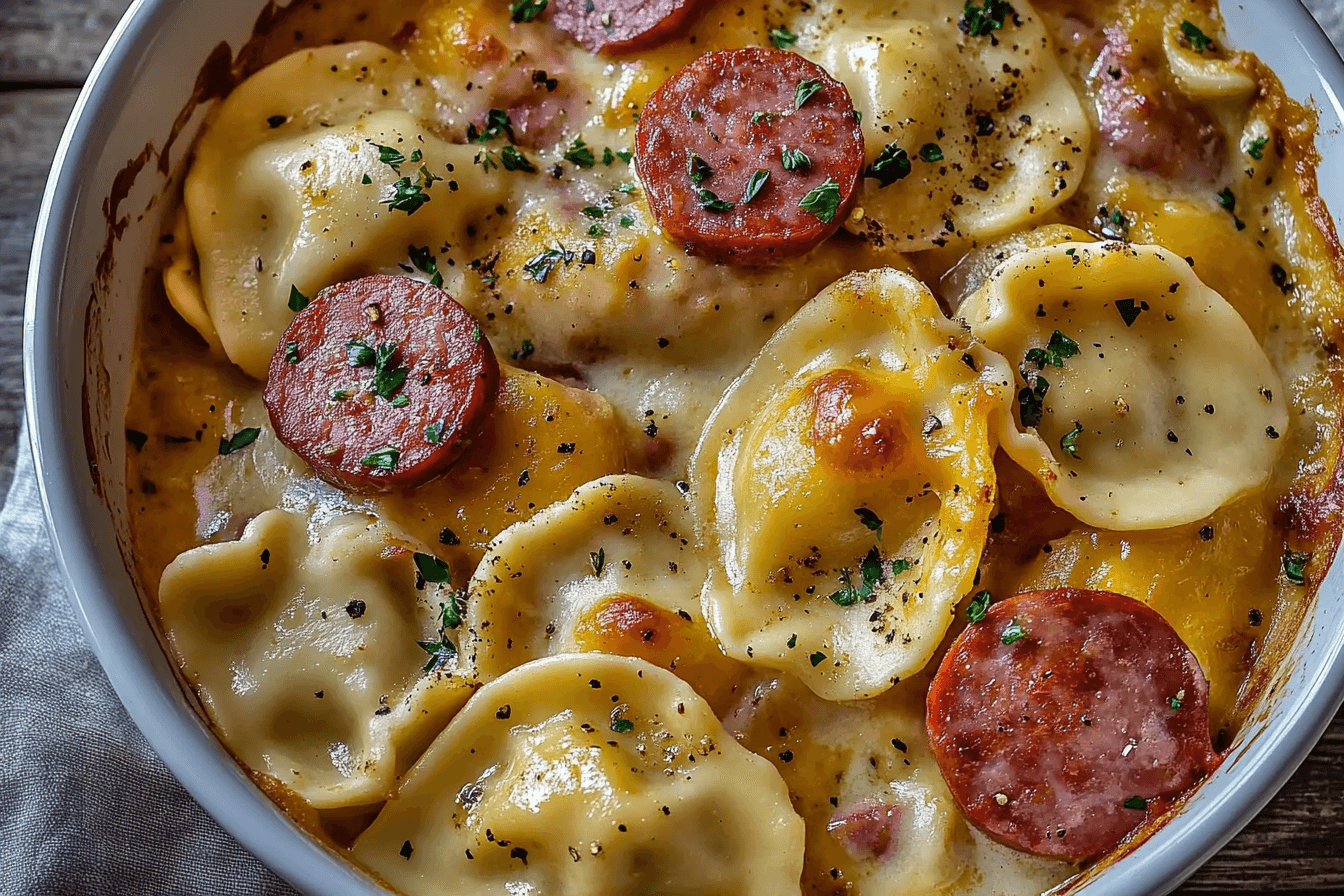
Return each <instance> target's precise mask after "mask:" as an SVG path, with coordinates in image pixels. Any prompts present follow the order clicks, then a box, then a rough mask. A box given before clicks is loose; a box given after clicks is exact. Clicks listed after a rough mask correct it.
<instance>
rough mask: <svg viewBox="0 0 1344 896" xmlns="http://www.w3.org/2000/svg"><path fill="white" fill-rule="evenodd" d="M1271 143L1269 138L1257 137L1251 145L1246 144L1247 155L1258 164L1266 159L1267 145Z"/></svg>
mask: <svg viewBox="0 0 1344 896" xmlns="http://www.w3.org/2000/svg"><path fill="white" fill-rule="evenodd" d="M1267 143H1269V138H1268V137H1256V138H1255V139H1254V140H1252V141H1251V142H1250V143H1247V144H1246V155H1248V156H1250V157H1251V158H1253V159H1255V160H1256V161H1257V162H1258V161H1260V160H1261V159H1263V158H1264V157H1265V144H1267Z"/></svg>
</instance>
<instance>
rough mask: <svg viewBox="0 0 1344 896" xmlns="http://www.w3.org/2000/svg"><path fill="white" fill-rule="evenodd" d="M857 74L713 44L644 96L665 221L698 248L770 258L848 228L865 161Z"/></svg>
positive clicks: (653, 174)
mask: <svg viewBox="0 0 1344 896" xmlns="http://www.w3.org/2000/svg"><path fill="white" fill-rule="evenodd" d="M863 159H864V156H863V133H862V131H861V130H860V128H859V122H858V119H857V116H855V114H854V105H853V103H852V102H851V101H850V97H849V91H848V90H846V89H845V85H843V84H841V83H840V82H839V81H837V80H835V79H834V78H832V77H831V76H830V75H828V74H827V73H826V71H825V70H824V69H822V68H821V67H820V66H817V65H815V64H813V63H811V62H809V61H808V60H806V59H804V58H803V57H801V56H799V55H797V54H796V53H786V52H784V51H783V50H772V49H766V48H761V47H750V48H747V49H742V50H719V51H715V52H713V53H706V54H705V55H704V56H701V57H700V58H699V59H697V60H695V61H694V62H692V63H691V64H689V65H687V66H686V67H685V68H683V69H682V70H681V71H679V72H677V73H676V74H675V75H673V76H672V77H671V78H669V79H668V80H667V81H666V82H665V83H664V84H663V85H662V86H661V87H659V88H658V89H657V90H656V91H655V92H654V94H653V96H652V97H650V98H649V101H648V102H647V103H646V104H645V105H644V109H643V110H642V111H641V113H640V117H639V126H638V129H637V131H636V134H635V161H636V165H637V166H638V169H639V176H640V178H641V179H642V180H643V182H644V188H645V190H646V191H647V193H648V200H649V206H650V207H651V208H652V209H653V213H654V215H655V216H656V217H657V219H658V223H659V224H660V225H662V227H663V229H664V230H665V231H666V232H667V234H668V235H669V236H670V237H672V238H673V239H674V240H677V241H679V242H684V243H685V244H686V245H687V247H688V249H689V250H690V251H692V252H696V253H698V254H702V255H706V256H709V257H712V258H715V259H718V260H722V261H734V262H737V263H739V264H763V263H766V262H769V261H771V260H773V259H777V258H787V257H790V256H794V255H802V254H803V253H805V252H807V251H808V250H809V249H812V248H813V247H814V246H816V245H817V244H818V243H820V242H822V241H823V240H825V239H826V238H827V237H829V236H830V235H831V234H832V233H834V232H835V231H836V228H838V227H839V226H840V224H841V222H842V221H843V220H844V216H845V214H846V213H847V212H848V209H849V205H850V202H851V201H852V200H853V198H854V190H855V188H856V187H857V186H858V183H859V174H860V172H861V171H862V169H863Z"/></svg>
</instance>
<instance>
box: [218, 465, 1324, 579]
mask: <svg viewBox="0 0 1344 896" xmlns="http://www.w3.org/2000/svg"><path fill="white" fill-rule="evenodd" d="M221 453H222V452H221ZM1310 559H1311V553H1310V552H1307V553H1303V554H1299V553H1297V552H1296V551H1285V552H1284V555H1283V576H1284V578H1286V579H1287V580H1288V581H1290V582H1292V583H1293V584H1294V585H1305V584H1306V583H1307V561H1308V560H1310Z"/></svg>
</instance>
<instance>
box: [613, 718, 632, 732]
mask: <svg viewBox="0 0 1344 896" xmlns="http://www.w3.org/2000/svg"><path fill="white" fill-rule="evenodd" d="M611 730H612V731H615V732H616V733H617V734H629V733H630V732H631V731H634V730H635V723H634V722H632V721H630V720H629V719H612V720H611Z"/></svg>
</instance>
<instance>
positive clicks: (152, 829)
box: [0, 0, 1344, 896]
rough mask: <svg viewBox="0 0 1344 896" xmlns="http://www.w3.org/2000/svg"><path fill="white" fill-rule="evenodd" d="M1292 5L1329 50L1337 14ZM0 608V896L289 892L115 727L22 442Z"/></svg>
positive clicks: (2, 520) (2, 538) (3, 529)
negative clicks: (1310, 18) (1317, 27)
mask: <svg viewBox="0 0 1344 896" xmlns="http://www.w3.org/2000/svg"><path fill="white" fill-rule="evenodd" d="M1306 5H1307V7H1308V8H1309V9H1310V10H1311V11H1312V14H1313V15H1315V16H1316V18H1317V20H1318V21H1319V22H1320V23H1321V24H1322V25H1323V26H1324V27H1325V29H1326V32H1327V33H1328V34H1329V35H1330V37H1331V39H1332V40H1333V41H1334V43H1335V46H1337V47H1338V46H1340V45H1341V39H1342V38H1344V3H1341V0H1306ZM1336 211H1339V210H1338V209H1337V210H1336ZM0 607H3V612H0V682H2V683H3V684H0V759H3V761H0V844H3V845H4V847H5V848H4V849H2V850H0V889H3V891H4V893H5V894H7V896H111V894H135V896H160V894H161V896H205V894H219V896H226V894H227V896H231V894H240V896H242V894H246V896H260V894H266V896H270V894H277V896H279V894H293V893H294V891H293V890H292V889H290V888H289V887H288V886H286V885H285V884H284V883H282V882H281V881H280V880H279V879H277V878H276V877H275V876H274V875H272V874H271V873H270V872H269V871H268V870H267V869H266V868H265V867H264V866H262V864H261V863H260V862H258V861H257V860H256V859H254V858H253V857H252V856H251V855H250V854H248V853H247V852H246V851H245V850H244V849H243V848H242V847H241V846H239V845H238V844H237V843H236V842H235V841H234V840H233V838H232V837H230V836H229V835H228V834H226V833H224V832H223V831H222V830H221V829H220V828H219V826H218V825H216V824H215V823H214V821H213V820H211V819H210V817H209V816H207V815H206V814H205V812H204V811H202V810H201V808H200V807H199V806H198V805H196V803H195V802H194V801H193V800H192V798H191V797H190V796H188V795H187V792H186V791H185V790H183V789H182V787H181V785H179V784H178V783H177V781H176V779H174V778H173V776H172V775H171V774H169V772H168V769H167V768H166V767H165V766H164V764H163V763H162V762H161V761H160V760H159V757H158V756H157V755H155V754H154V751H153V750H151V749H150V748H149V744H148V743H146V742H145V739H144V737H143V736H142V735H141V734H140V731H139V729H137V728H136V727H135V725H134V724H132V722H131V720H130V717H129V716H128V715H126V710H125V709H123V708H122V705H121V703H120V701H118V699H117V695H116V694H115V693H114V692H113V691H112V686H111V685H110V684H108V681H107V676H106V675H104V674H103V670H102V667H101V666H99V665H98V661H97V660H96V659H95V658H94V656H93V653H92V652H90V650H89V648H88V646H87V645H86V644H85V643H84V635H83V632H82V631H81V630H80V627H79V623H78V622H77V621H76V620H75V616H74V611H73V609H72V608H71V606H70V603H69V599H68V598H67V597H66V594H65V588H64V585H63V584H62V582H61V579H60V576H59V575H58V574H57V572H56V565H55V560H54V558H53V557H52V551H51V543H50V541H49V539H48V537H47V530H46V523H45V521H44V520H43V517H42V507H41V502H40V499H39V498H38V495H37V479H36V474H35V472H34V468H33V461H32V457H31V455H30V454H29V449H28V440H27V437H26V435H25V436H22V437H21V442H20V445H19V450H18V460H17V464H16V469H15V472H14V479H13V482H12V484H11V486H10V492H9V496H8V497H7V498H6V500H5V504H4V507H3V509H0Z"/></svg>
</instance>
